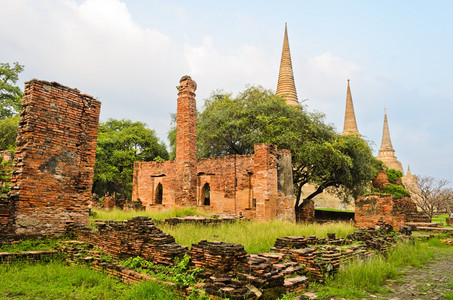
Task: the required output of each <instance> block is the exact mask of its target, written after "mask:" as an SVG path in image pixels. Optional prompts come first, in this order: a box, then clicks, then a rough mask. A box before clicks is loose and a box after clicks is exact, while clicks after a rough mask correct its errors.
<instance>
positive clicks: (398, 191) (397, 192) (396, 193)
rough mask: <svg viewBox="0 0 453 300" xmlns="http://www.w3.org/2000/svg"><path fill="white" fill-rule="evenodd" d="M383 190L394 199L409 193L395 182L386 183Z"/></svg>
mask: <svg viewBox="0 0 453 300" xmlns="http://www.w3.org/2000/svg"><path fill="white" fill-rule="evenodd" d="M383 192H384V193H386V194H390V195H392V196H393V197H394V198H395V199H401V198H403V197H405V196H409V195H410V194H409V192H408V191H407V190H406V189H405V188H404V187H402V186H401V185H397V184H391V185H387V186H386V187H385V188H384V189H383Z"/></svg>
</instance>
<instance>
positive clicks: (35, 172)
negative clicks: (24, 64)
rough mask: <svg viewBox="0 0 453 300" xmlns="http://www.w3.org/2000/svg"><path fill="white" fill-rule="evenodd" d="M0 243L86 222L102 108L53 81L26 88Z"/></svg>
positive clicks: (1, 204)
mask: <svg viewBox="0 0 453 300" xmlns="http://www.w3.org/2000/svg"><path fill="white" fill-rule="evenodd" d="M22 106H23V109H22V112H21V118H20V123H19V131H18V138H17V142H16V144H17V148H16V153H15V165H14V168H13V173H12V179H11V192H10V194H9V197H8V198H0V238H1V237H2V236H3V237H7V236H33V235H55V234H61V233H64V232H66V230H68V229H69V228H71V227H72V226H75V225H86V224H87V222H88V207H87V200H88V199H89V197H90V193H91V187H92V180H93V170H94V161H95V155H96V141H97V129H98V123H99V112H100V106H101V103H100V102H99V101H97V100H95V99H94V98H93V97H91V96H89V95H85V94H81V93H80V91H79V90H77V89H71V88H68V87H66V86H63V85H61V84H59V83H56V82H47V81H41V80H36V79H33V80H31V81H28V82H26V83H25V93H24V97H23V101H22Z"/></svg>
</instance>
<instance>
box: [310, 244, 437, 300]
mask: <svg viewBox="0 0 453 300" xmlns="http://www.w3.org/2000/svg"><path fill="white" fill-rule="evenodd" d="M439 243H440V242H439ZM431 244H432V245H434V244H436V242H435V241H434V242H432V243H431ZM436 251H438V249H437V248H434V247H432V246H431V245H430V242H416V243H405V242H401V243H399V244H398V245H397V246H396V247H394V248H392V249H391V250H390V251H389V252H388V255H387V257H384V256H382V255H376V256H373V257H371V258H369V259H367V260H355V261H352V262H350V263H349V264H347V265H344V266H342V267H341V268H340V271H339V273H338V274H337V276H335V278H330V279H329V280H327V283H326V285H319V284H317V285H315V289H316V290H317V294H318V296H319V297H320V298H321V299H330V297H331V296H337V297H343V298H346V299H354V298H361V297H367V296H368V294H369V293H385V292H386V290H385V289H384V288H383V287H382V286H383V285H384V283H385V280H387V279H394V278H396V277H397V276H398V275H400V274H401V271H400V270H401V268H402V267H403V266H408V265H412V266H417V267H421V266H423V264H425V263H427V262H428V261H430V260H431V259H432V258H433V257H434V255H435V253H436Z"/></svg>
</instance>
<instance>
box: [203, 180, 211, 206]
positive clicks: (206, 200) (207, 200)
mask: <svg viewBox="0 0 453 300" xmlns="http://www.w3.org/2000/svg"><path fill="white" fill-rule="evenodd" d="M201 197H202V200H203V205H206V206H209V205H211V188H210V187H209V183H205V184H204V185H203V188H202V189H201Z"/></svg>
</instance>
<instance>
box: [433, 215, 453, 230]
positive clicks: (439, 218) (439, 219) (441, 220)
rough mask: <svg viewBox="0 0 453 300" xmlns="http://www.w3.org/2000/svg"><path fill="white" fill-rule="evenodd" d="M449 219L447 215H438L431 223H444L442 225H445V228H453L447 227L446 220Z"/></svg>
mask: <svg viewBox="0 0 453 300" xmlns="http://www.w3.org/2000/svg"><path fill="white" fill-rule="evenodd" d="M448 217H449V215H447V214H444V215H438V216H437V217H433V218H431V222H434V223H442V224H444V227H448V228H453V226H449V225H447V221H446V220H445V219H446V218H448Z"/></svg>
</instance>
